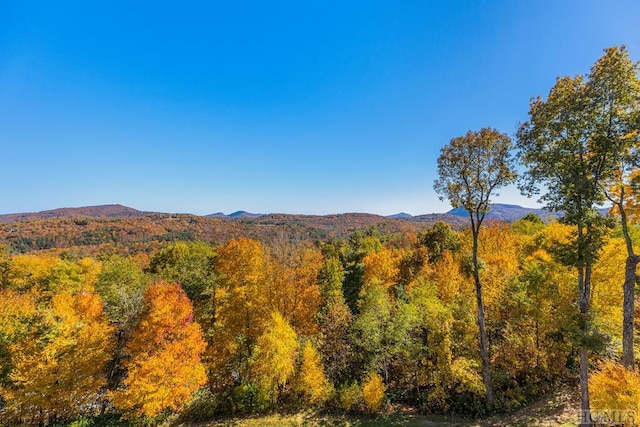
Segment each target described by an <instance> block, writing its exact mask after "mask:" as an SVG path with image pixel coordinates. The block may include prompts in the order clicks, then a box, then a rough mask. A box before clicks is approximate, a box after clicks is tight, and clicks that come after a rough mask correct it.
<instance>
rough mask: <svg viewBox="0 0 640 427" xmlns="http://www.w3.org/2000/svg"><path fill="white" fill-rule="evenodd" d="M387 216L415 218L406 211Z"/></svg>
mask: <svg viewBox="0 0 640 427" xmlns="http://www.w3.org/2000/svg"><path fill="white" fill-rule="evenodd" d="M387 218H394V219H403V218H413V215H411V214H408V213H406V212H400V213H397V214H393V215H389V216H388V217H387Z"/></svg>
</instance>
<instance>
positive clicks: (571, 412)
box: [169, 389, 579, 427]
mask: <svg viewBox="0 0 640 427" xmlns="http://www.w3.org/2000/svg"><path fill="white" fill-rule="evenodd" d="M578 397H579V396H578V395H577V394H576V390H573V389H563V390H560V391H558V392H556V393H553V394H550V395H548V396H545V397H544V398H541V399H540V400H538V401H537V402H536V403H534V404H532V405H530V406H527V407H526V408H523V409H521V410H519V411H517V412H515V413H513V414H508V415H500V416H493V417H490V418H486V419H482V420H468V419H463V418H456V417H444V416H433V415H414V414H388V415H379V416H366V415H361V416H355V415H336V414H328V413H322V412H314V411H308V412H300V413H295V414H273V415H265V416H251V417H236V418H225V419H220V420H214V421H209V422H205V423H194V424H180V423H169V426H170V427H218V426H238V427H299V426H305V427H307V426H308V427H315V426H318V427H325V426H326V427H333V426H336V427H337V426H341V427H376V426H403V427H432V426H443V427H497V426H513V427H530V426H531V427H533V426H536V427H551V426H560V427H575V426H577V425H578V423H579V419H578V414H579V408H578V402H579V398H578Z"/></svg>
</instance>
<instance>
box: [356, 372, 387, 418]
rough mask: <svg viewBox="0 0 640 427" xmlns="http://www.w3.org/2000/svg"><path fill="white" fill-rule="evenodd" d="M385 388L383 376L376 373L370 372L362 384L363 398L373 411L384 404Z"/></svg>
mask: <svg viewBox="0 0 640 427" xmlns="http://www.w3.org/2000/svg"><path fill="white" fill-rule="evenodd" d="M385 390H386V387H385V386H384V383H383V382H382V377H381V376H380V375H378V374H376V373H371V374H369V376H368V377H367V379H366V380H365V382H364V384H363V385H362V398H363V399H364V403H365V404H366V405H367V408H368V409H369V410H370V411H371V412H377V411H378V410H379V409H380V406H382V400H383V399H384V392H385Z"/></svg>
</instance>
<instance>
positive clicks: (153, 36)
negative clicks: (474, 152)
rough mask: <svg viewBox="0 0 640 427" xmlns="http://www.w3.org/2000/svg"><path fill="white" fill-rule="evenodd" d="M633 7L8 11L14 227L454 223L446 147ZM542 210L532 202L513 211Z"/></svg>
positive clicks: (50, 7) (3, 72)
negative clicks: (74, 215) (22, 222)
mask: <svg viewBox="0 0 640 427" xmlns="http://www.w3.org/2000/svg"><path fill="white" fill-rule="evenodd" d="M639 17H640V2H639V1H637V0H629V1H588V0H562V1H559V0H548V1H513V0H505V1H446V0H441V1H437V2H436V1H427V0H422V1H420V0H418V1H408V0H407V1H391V0H390V1H371V0H369V1H327V0H322V1H291V2H280V1H274V0H269V1H255V2H248V1H235V0H234V1H224V2H223V1H202V2H195V1H188V2H177V1H176V2H162V1H153V2H146V4H145V2H135V1H126V2H125V1H105V2H95V1H39V2H31V1H26V0H15V1H11V0H2V1H0V148H1V151H0V158H1V159H2V162H1V163H0V182H1V183H2V187H1V188H2V194H1V196H0V213H10V212H25V211H39V210H45V209H52V208H57V207H68V206H84V205H95V204H108V203H122V204H125V205H128V206H132V207H135V208H137V209H142V210H154V211H165V212H191V213H195V214H208V213H212V212H217V211H224V212H226V213H229V212H231V211H234V210H239V209H244V210H248V211H253V212H261V213H268V212H288V213H308V214H325V213H335V212H353V211H359V212H372V213H379V214H385V215H387V214H392V213H396V212H399V211H405V212H409V213H412V214H420V213H429V212H443V211H446V210H448V209H449V206H448V204H446V203H443V202H440V201H439V200H438V199H437V196H436V195H435V193H434V191H433V188H432V186H433V180H434V179H435V175H436V158H437V156H438V154H439V150H440V148H441V147H442V146H443V145H444V144H446V143H448V142H449V140H450V139H451V138H452V137H454V136H458V135H462V134H464V133H465V132H466V131H467V130H469V129H473V130H476V129H479V128H481V127H484V126H491V127H495V128H497V129H499V130H500V131H503V132H506V133H508V134H511V135H512V134H513V133H514V132H515V130H516V128H517V124H518V122H519V121H524V120H526V119H527V111H528V102H529V99H530V97H532V96H535V95H546V94H547V93H548V91H549V89H550V88H551V86H552V85H553V83H554V80H555V77H556V76H558V75H565V74H578V73H586V72H588V70H589V67H590V66H591V64H593V62H594V61H595V60H596V59H597V58H598V57H599V56H600V55H601V54H602V49H603V48H605V47H609V46H613V45H619V44H626V45H627V46H628V48H629V51H630V53H631V56H632V58H634V59H636V60H637V59H640V24H639V21H638V19H639ZM496 200H497V201H500V202H504V203H509V202H513V203H518V204H523V205H528V206H533V205H534V204H535V201H534V200H526V199H524V198H522V197H520V196H519V195H518V192H517V190H514V189H511V190H506V191H503V192H502V196H501V197H499V198H498V199H496Z"/></svg>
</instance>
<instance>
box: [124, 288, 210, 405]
mask: <svg viewBox="0 0 640 427" xmlns="http://www.w3.org/2000/svg"><path fill="white" fill-rule="evenodd" d="M144 300H145V305H146V307H147V312H146V313H145V314H144V315H143V316H142V319H141V320H140V323H139V324H138V326H137V328H136V329H135V330H134V332H133V334H132V337H131V341H130V342H129V343H128V345H127V347H126V351H127V352H128V353H129V354H130V355H131V358H130V360H128V361H127V362H126V363H125V369H126V370H127V376H126V378H125V379H124V381H123V385H124V387H123V388H122V389H120V390H117V391H115V392H113V393H112V395H113V401H114V406H115V407H116V408H118V409H122V410H125V411H126V412H128V413H129V414H131V415H134V416H140V415H145V416H155V415H157V414H159V413H160V412H162V411H163V410H179V409H180V408H182V406H183V405H184V404H185V403H187V401H188V400H189V398H190V397H191V396H192V394H193V393H194V392H195V391H196V390H197V389H198V388H199V387H200V386H201V385H203V384H204V383H205V382H206V374H205V369H204V366H203V365H202V363H201V361H200V357H201V356H202V354H203V353H204V351H205V347H206V344H205V341H204V339H203V336H202V331H201V330H200V326H199V325H198V324H197V323H195V322H194V321H193V306H192V304H191V301H190V300H189V298H188V297H187V295H186V294H185V292H184V291H183V290H182V288H181V287H180V285H178V284H172V283H167V282H158V283H155V284H153V285H151V286H149V288H148V289H147V291H146V292H145V295H144Z"/></svg>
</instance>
